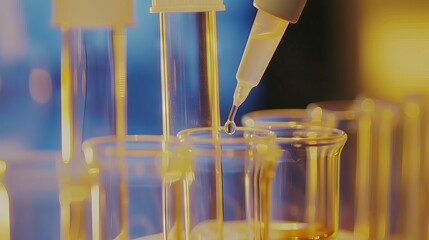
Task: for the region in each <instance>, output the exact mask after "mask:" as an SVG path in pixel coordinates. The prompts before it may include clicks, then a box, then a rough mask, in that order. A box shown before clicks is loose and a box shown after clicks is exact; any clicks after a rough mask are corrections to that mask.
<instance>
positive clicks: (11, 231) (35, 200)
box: [0, 151, 91, 240]
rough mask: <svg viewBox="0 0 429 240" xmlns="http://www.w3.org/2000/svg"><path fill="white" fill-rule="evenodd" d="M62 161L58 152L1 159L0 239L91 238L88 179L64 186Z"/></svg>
mask: <svg viewBox="0 0 429 240" xmlns="http://www.w3.org/2000/svg"><path fill="white" fill-rule="evenodd" d="M60 159H61V154H60V152H59V151H58V152H57V151H26V152H20V153H14V154H13V155H10V156H6V155H2V156H1V161H0V207H1V211H0V221H1V224H0V238H1V239H5V240H8V239H11V240H14V239H16V240H18V239H19V240H27V239H28V240H30V239H46V240H57V239H63V240H68V239H90V234H91V222H90V221H89V219H90V218H89V217H90V215H89V213H90V211H89V206H88V205H86V203H89V201H88V200H89V188H87V187H86V186H88V185H85V184H86V183H87V182H86V181H85V180H86V179H85V178H82V180H81V184H80V186H77V185H74V186H73V187H70V186H65V185H61V184H60V182H61V180H60V179H61V175H60V174H61V173H60V171H59V168H60V166H59V164H62V162H61V160H60ZM78 206H80V208H79V207H78ZM84 206H87V208H85V207H84Z"/></svg>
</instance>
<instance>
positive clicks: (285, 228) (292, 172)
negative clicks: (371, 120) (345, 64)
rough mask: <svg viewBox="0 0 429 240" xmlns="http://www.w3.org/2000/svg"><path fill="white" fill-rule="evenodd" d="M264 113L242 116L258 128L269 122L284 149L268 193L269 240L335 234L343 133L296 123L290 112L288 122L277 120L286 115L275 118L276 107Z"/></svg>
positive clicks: (326, 236)
mask: <svg viewBox="0 0 429 240" xmlns="http://www.w3.org/2000/svg"><path fill="white" fill-rule="evenodd" d="M279 111H283V113H285V112H288V111H291V110H288V109H284V110H279ZM291 112H294V113H296V111H291ZM265 113H267V115H264V111H261V112H259V113H258V112H256V113H255V114H252V113H249V114H247V115H245V116H244V117H243V120H244V121H243V122H244V124H246V123H247V124H248V123H253V124H254V125H255V126H257V127H262V126H265V127H267V124H268V125H269V128H270V130H271V131H273V132H274V133H275V134H276V136H277V139H276V142H277V144H278V145H279V146H280V149H281V152H282V155H281V157H280V158H279V160H278V163H277V167H276V170H275V174H274V178H273V184H272V194H271V196H270V202H271V211H270V223H269V224H270V225H269V226H270V227H269V238H268V239H314V238H318V239H331V238H334V237H337V234H338V208H339V199H338V194H339V173H340V171H339V167H340V154H341V151H342V148H343V146H344V144H345V141H346V139H347V135H346V133H344V132H343V131H341V130H339V129H335V128H329V127H324V126H318V125H317V124H315V125H313V124H309V123H311V121H308V122H304V124H303V125H300V123H299V122H296V120H297V119H296V116H295V119H294V117H292V116H290V117H291V119H293V121H291V122H287V121H285V122H281V120H285V119H287V118H285V116H284V115H283V116H282V117H281V118H278V115H276V114H278V111H266V112H265ZM273 113H274V114H273ZM301 113H303V112H302V111H301ZM308 116H309V115H308ZM308 116H306V115H304V116H302V115H301V117H302V119H298V120H304V119H307V117H308ZM250 119H252V121H250ZM279 120H280V121H279ZM259 121H260V122H259ZM270 121H272V124H270V123H269V122H270ZM319 124H320V122H319Z"/></svg>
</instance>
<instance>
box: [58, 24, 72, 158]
mask: <svg viewBox="0 0 429 240" xmlns="http://www.w3.org/2000/svg"><path fill="white" fill-rule="evenodd" d="M68 38H69V36H68V31H65V32H64V33H63V42H62V47H61V150H62V152H61V154H62V157H63V161H64V162H65V163H68V162H70V160H71V158H72V149H73V146H72V144H73V141H72V139H73V123H72V121H73V115H72V106H73V105H72V82H71V72H70V49H69V41H68Z"/></svg>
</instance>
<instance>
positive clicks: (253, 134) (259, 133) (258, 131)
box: [177, 126, 276, 144]
mask: <svg viewBox="0 0 429 240" xmlns="http://www.w3.org/2000/svg"><path fill="white" fill-rule="evenodd" d="M213 131H216V130H215V129H214V128H211V127H199V128H187V129H183V130H181V131H179V133H177V138H178V139H179V141H191V142H201V143H213V142H215V141H216V138H215V137H201V135H192V134H196V133H201V134H202V133H210V135H209V134H207V135H205V136H213V135H212V134H213V133H214V132H213ZM218 132H219V133H220V134H221V135H222V136H224V137H221V138H220V139H219V141H220V143H224V144H233V143H239V142H243V141H248V139H259V140H261V141H264V140H267V141H271V140H273V141H274V140H275V138H276V135H275V133H274V132H273V131H270V130H268V129H263V128H251V127H242V126H239V127H237V128H236V130H235V133H234V134H231V135H228V134H227V133H225V131H224V130H223V127H221V128H219V130H218ZM237 132H240V133H242V134H237ZM243 135H244V136H248V137H249V138H244V137H242V136H243Z"/></svg>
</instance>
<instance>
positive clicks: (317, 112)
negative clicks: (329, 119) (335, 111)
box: [311, 107, 323, 121]
mask: <svg viewBox="0 0 429 240" xmlns="http://www.w3.org/2000/svg"><path fill="white" fill-rule="evenodd" d="M322 113H323V110H322V108H321V107H315V108H314V109H313V110H311V119H312V120H313V121H322Z"/></svg>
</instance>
